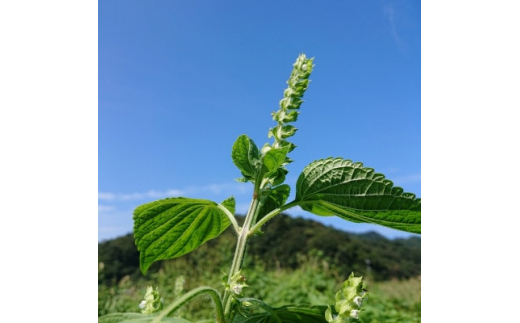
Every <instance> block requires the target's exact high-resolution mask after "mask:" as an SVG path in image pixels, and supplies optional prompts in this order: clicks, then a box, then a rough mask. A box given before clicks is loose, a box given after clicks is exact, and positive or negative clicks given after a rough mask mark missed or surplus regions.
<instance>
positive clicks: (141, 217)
mask: <svg viewBox="0 0 520 323" xmlns="http://www.w3.org/2000/svg"><path fill="white" fill-rule="evenodd" d="M225 203H226V208H229V209H231V210H233V211H234V200H232V199H228V200H226V201H225ZM229 224H230V222H229V219H228V217H227V215H226V214H225V213H224V212H222V210H221V209H219V208H218V205H217V204H216V203H214V202H211V201H207V200H197V199H187V198H182V197H178V198H167V199H164V200H159V201H155V202H151V203H147V204H144V205H141V206H140V207H138V208H137V209H135V211H134V236H135V241H136V244H137V248H138V249H139V251H140V258H139V260H140V263H141V270H142V272H143V273H146V271H147V270H148V268H149V267H150V265H151V264H152V263H153V262H154V261H157V260H162V259H171V258H176V257H180V256H182V255H184V254H187V253H188V252H190V251H192V250H194V249H196V248H197V247H199V246H200V245H201V244H203V243H204V242H206V241H208V240H210V239H213V238H215V237H217V236H219V235H220V234H221V233H222V232H224V230H225V229H226V228H227V227H228V226H229Z"/></svg>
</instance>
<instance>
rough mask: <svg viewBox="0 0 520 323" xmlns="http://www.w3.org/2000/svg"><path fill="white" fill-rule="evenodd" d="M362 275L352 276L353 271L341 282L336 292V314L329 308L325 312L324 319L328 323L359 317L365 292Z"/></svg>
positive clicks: (342, 321)
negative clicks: (339, 288)
mask: <svg viewBox="0 0 520 323" xmlns="http://www.w3.org/2000/svg"><path fill="white" fill-rule="evenodd" d="M363 285H364V283H363V277H354V273H352V274H350V276H349V278H348V279H347V280H346V281H345V282H344V283H343V286H342V288H341V290H340V291H339V292H338V293H337V294H336V305H335V306H334V309H335V310H336V313H337V314H334V315H333V314H332V309H331V308H330V306H329V308H328V309H327V311H326V312H325V319H326V320H327V322H329V323H347V322H350V321H352V320H357V319H359V311H360V309H361V305H362V304H363V299H364V298H366V297H367V294H366V292H365V290H364V288H363Z"/></svg>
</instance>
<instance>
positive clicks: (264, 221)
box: [248, 201, 299, 235]
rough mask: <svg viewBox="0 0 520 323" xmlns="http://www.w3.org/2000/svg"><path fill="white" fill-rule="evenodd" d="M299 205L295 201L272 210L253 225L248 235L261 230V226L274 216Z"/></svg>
mask: <svg viewBox="0 0 520 323" xmlns="http://www.w3.org/2000/svg"><path fill="white" fill-rule="evenodd" d="M297 205H299V202H296V201H292V202H291V203H287V204H285V205H282V206H280V207H279V208H276V209H274V210H272V211H271V212H269V213H268V214H266V215H265V216H264V217H263V218H262V219H261V220H260V221H258V222H257V223H255V225H254V226H253V227H252V228H251V229H250V230H249V233H248V234H249V235H252V234H253V233H255V232H256V231H259V230H260V228H262V226H263V225H264V224H266V223H267V222H268V221H269V220H271V219H272V218H273V217H274V216H276V215H278V214H280V213H282V212H283V211H285V210H288V209H290V208H292V207H295V206H297Z"/></svg>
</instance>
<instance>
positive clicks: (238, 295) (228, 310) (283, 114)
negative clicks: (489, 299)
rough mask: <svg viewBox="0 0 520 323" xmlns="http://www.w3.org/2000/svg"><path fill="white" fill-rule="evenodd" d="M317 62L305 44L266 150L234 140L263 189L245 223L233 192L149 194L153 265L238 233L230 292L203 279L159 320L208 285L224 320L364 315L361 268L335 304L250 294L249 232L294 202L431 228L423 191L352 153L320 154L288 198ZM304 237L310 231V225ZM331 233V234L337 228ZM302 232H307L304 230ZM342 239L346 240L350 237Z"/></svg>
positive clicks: (146, 241) (150, 303) (356, 218)
mask: <svg viewBox="0 0 520 323" xmlns="http://www.w3.org/2000/svg"><path fill="white" fill-rule="evenodd" d="M313 67H314V65H313V58H311V59H308V58H307V57H306V56H305V55H304V54H301V55H299V56H298V58H297V59H296V62H295V63H294V64H293V70H292V72H291V76H290V78H289V80H288V81H287V84H288V88H287V89H286V90H285V91H284V97H283V99H282V100H281V101H280V109H279V110H278V111H277V112H274V113H273V114H272V116H273V120H275V121H276V122H277V125H276V126H275V127H274V128H271V129H269V132H268V137H269V138H271V137H273V138H274V143H273V144H272V145H271V144H269V143H266V144H265V145H264V146H263V147H262V149H261V150H259V149H258V147H257V146H256V144H255V143H254V141H253V140H252V139H251V138H249V137H248V136H247V135H241V136H239V137H238V139H237V140H236V141H235V143H234V144H233V147H232V151H231V158H232V160H233V163H234V164H235V165H236V166H237V168H238V169H239V171H240V173H241V174H242V178H240V179H238V180H239V181H240V182H251V183H252V184H253V185H254V187H253V194H252V196H253V199H252V201H251V204H250V207H249V210H248V212H247V214H246V216H245V219H244V222H243V224H242V226H241V227H239V225H238V221H237V219H236V216H235V215H234V212H235V200H234V199H233V198H232V197H231V198H229V199H227V200H225V201H224V202H222V203H221V204H217V203H215V202H212V201H208V200H201V199H193V198H185V197H172V198H167V199H163V200H159V201H155V202H150V203H146V204H144V205H141V206H139V207H137V208H136V209H135V211H134V217H133V219H134V236H135V242H136V245H137V249H138V250H139V253H140V258H139V263H140V268H141V271H142V272H143V273H146V272H147V271H148V269H149V268H150V267H151V265H152V264H153V263H154V262H156V261H158V260H167V259H173V258H178V257H180V256H183V255H186V254H188V253H190V252H192V251H195V250H196V249H198V248H199V247H200V246H202V245H203V244H204V243H206V242H207V241H209V240H211V239H213V238H216V237H217V236H220V235H221V234H222V233H223V232H224V231H225V230H226V229H227V228H228V227H229V225H230V224H232V225H233V228H234V229H235V233H236V234H237V244H236V249H235V253H234V255H233V260H232V263H231V267H230V269H229V272H228V273H226V274H225V275H224V278H223V279H222V284H223V285H224V289H223V291H222V294H218V292H217V291H216V290H215V289H214V288H212V287H209V286H203V287H197V288H195V289H192V290H191V291H189V292H187V293H186V294H183V295H176V299H175V300H174V301H173V302H172V303H171V304H169V305H167V306H165V308H164V310H162V311H159V312H158V313H157V314H156V315H155V314H154V315H152V316H153V319H152V320H151V321H150V322H151V323H158V322H161V321H163V319H164V318H167V317H169V316H171V315H172V313H173V312H175V311H178V310H182V308H183V307H184V306H185V305H186V304H187V303H188V302H191V301H192V300H193V299H195V298H199V296H202V295H207V296H209V297H210V301H209V302H207V304H206V305H205V308H209V307H210V306H208V304H212V308H213V309H214V317H215V321H216V322H217V323H226V322H227V323H231V322H234V323H245V322H250V323H252V322H266V323H271V322H277V323H282V322H312V323H317V322H322V323H324V322H331V323H332V322H333V323H340V322H347V321H349V320H351V319H358V318H359V307H360V306H361V302H362V300H363V298H364V297H365V295H364V291H362V280H361V277H355V276H354V274H352V275H350V276H349V278H348V279H347V280H346V281H345V282H344V283H343V285H342V286H341V289H340V291H339V292H338V293H336V299H335V306H334V311H333V309H332V308H331V307H330V306H313V305H310V304H305V306H302V305H298V306H295V305H286V304H287V303H286V304H284V305H282V306H279V307H273V306H271V305H268V304H267V303H265V302H264V301H262V300H259V299H256V298H253V297H250V296H247V297H246V296H245V293H246V292H245V291H244V289H243V288H244V287H249V285H248V284H246V277H245V276H244V274H243V271H242V269H243V268H242V266H243V264H244V259H245V258H244V257H245V253H246V246H247V244H248V243H249V239H250V237H252V236H254V235H257V234H261V233H262V232H261V229H262V228H263V227H264V226H265V224H266V223H267V222H269V221H270V220H271V219H273V218H274V217H275V216H277V215H279V214H280V213H282V212H283V211H285V210H287V209H289V208H292V207H295V206H300V207H301V208H302V209H303V210H306V211H309V212H311V213H314V214H316V215H319V216H330V215H337V216H339V217H341V218H343V219H345V220H349V221H353V222H368V223H376V224H379V225H383V226H387V227H390V228H394V229H398V230H404V231H409V232H415V233H420V232H421V200H420V199H418V198H416V197H415V195H414V194H411V193H404V192H403V190H402V189H401V188H399V187H394V186H393V183H392V182H391V181H390V180H387V179H386V178H385V176H384V175H382V174H379V173H375V172H374V170H373V169H371V168H366V167H363V164H361V163H353V162H351V161H350V160H345V159H342V158H327V159H320V160H317V161H315V162H313V163H311V164H310V165H309V166H307V167H305V169H304V170H303V172H302V174H301V175H300V176H299V178H298V181H297V183H296V198H295V200H294V201H292V202H289V203H287V202H286V201H287V198H288V196H289V194H290V186H289V185H287V184H283V183H284V181H285V179H286V175H287V173H288V170H287V169H286V166H287V165H288V164H289V163H291V162H292V160H291V159H290V158H289V157H288V154H289V153H290V152H291V151H292V150H293V149H295V147H296V145H294V144H293V143H291V142H289V141H288V139H289V138H290V137H292V136H293V135H294V134H295V133H296V131H297V128H296V127H294V126H293V125H292V124H291V123H293V122H295V121H296V120H297V117H298V114H299V111H298V110H299V109H300V106H301V104H302V102H303V100H302V98H303V95H304V93H305V91H306V90H307V87H308V85H309V82H310V80H309V76H310V75H311V72H312V70H313ZM286 233H287V232H285V231H284V232H282V233H281V234H280V236H283V237H284V238H286ZM302 237H303V238H305V235H304V236H302ZM300 238H301V237H300ZM324 240H325V241H330V239H328V238H327V237H325V239H324ZM294 241H295V242H300V241H301V239H295V240H294ZM294 241H293V242H294ZM282 243H285V242H282ZM338 244H339V245H341V242H339V243H338ZM271 249H272V248H271ZM354 251H358V250H354ZM367 259H368V258H367ZM367 261H368V260H367ZM367 266H368V262H367ZM368 269H369V268H368V267H367V271H368ZM176 290H178V288H177V289H176ZM176 294H178V292H177V293H176ZM162 301H163V299H162V298H160V297H159V296H158V293H157V290H154V289H153V288H149V289H148V291H147V293H146V297H145V300H144V301H143V302H142V303H141V304H140V307H141V308H142V310H143V313H147V314H151V313H153V312H155V311H156V310H158V309H159V308H160V307H161V306H162ZM258 310H260V312H259V311H258ZM147 319H148V318H143V317H140V316H136V315H133V314H130V315H129V316H125V315H119V316H118V315H108V317H107V316H103V317H101V318H100V321H105V320H108V322H124V321H128V322H148V321H147Z"/></svg>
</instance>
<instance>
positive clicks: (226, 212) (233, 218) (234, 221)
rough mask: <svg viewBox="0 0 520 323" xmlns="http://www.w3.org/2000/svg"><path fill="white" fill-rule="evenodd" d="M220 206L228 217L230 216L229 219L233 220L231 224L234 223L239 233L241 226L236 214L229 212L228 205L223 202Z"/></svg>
mask: <svg viewBox="0 0 520 323" xmlns="http://www.w3.org/2000/svg"><path fill="white" fill-rule="evenodd" d="M218 208H219V209H221V210H222V211H223V212H224V213H225V214H226V215H227V217H228V218H229V221H231V224H232V225H233V228H234V229H235V232H236V234H239V233H240V227H239V226H238V222H237V219H236V218H235V216H234V215H233V214H231V212H229V210H228V209H226V207H225V206H223V205H222V204H219V205H218Z"/></svg>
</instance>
